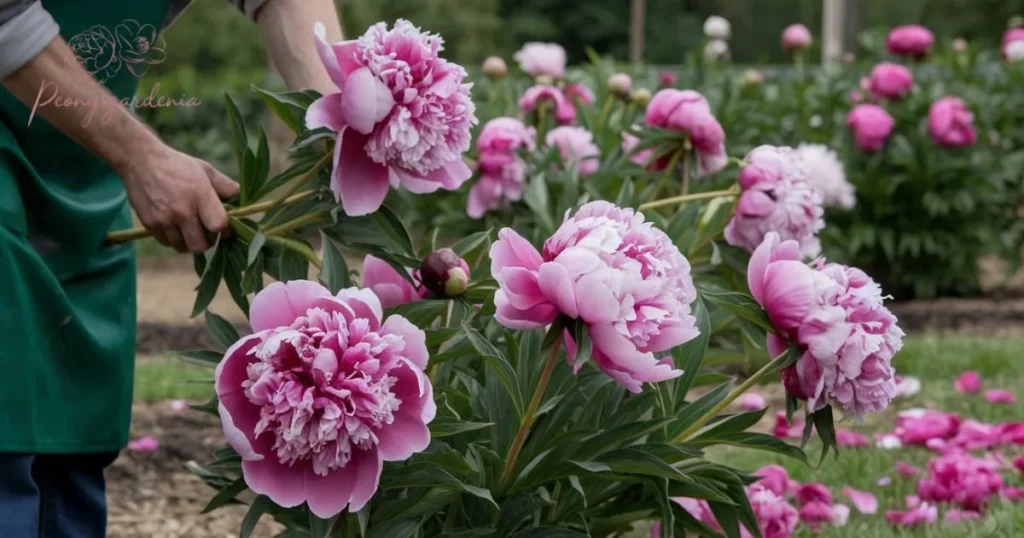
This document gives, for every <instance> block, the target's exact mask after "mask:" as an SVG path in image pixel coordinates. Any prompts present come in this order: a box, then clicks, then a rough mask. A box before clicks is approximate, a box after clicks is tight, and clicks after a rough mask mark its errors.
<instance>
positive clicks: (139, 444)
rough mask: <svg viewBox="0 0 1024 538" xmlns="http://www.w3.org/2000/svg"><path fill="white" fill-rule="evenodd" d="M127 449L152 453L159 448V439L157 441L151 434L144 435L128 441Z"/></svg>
mask: <svg viewBox="0 0 1024 538" xmlns="http://www.w3.org/2000/svg"><path fill="white" fill-rule="evenodd" d="M128 450H131V451H133V452H149V453H153V452H156V451H157V450H160V441H157V440H156V438H154V437H152V436H149V435H146V436H143V437H140V438H138V439H135V440H133V441H128Z"/></svg>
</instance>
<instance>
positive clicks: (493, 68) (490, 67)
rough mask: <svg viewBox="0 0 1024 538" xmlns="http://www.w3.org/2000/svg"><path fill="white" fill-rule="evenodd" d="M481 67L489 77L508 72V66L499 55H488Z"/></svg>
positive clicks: (503, 74) (499, 76)
mask: <svg viewBox="0 0 1024 538" xmlns="http://www.w3.org/2000/svg"><path fill="white" fill-rule="evenodd" d="M482 68H483V72H484V74H485V75H487V76H489V77H491V78H502V77H504V76H505V75H507V74H508V66H507V65H505V60H503V59H501V57H500V56H488V57H487V59H485V60H484V63H483V67H482Z"/></svg>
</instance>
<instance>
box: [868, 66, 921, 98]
mask: <svg viewBox="0 0 1024 538" xmlns="http://www.w3.org/2000/svg"><path fill="white" fill-rule="evenodd" d="M913 87H914V75H912V74H911V73H910V70H909V69H907V68H906V67H903V66H902V65H900V64H894V63H892V62H882V63H880V64H878V65H876V66H875V68H874V69H872V70H871V79H870V83H869V89H870V91H871V93H872V95H874V96H875V97H879V98H882V99H902V98H903V97H905V96H906V95H907V94H908V93H910V90H911V89H912V88H913Z"/></svg>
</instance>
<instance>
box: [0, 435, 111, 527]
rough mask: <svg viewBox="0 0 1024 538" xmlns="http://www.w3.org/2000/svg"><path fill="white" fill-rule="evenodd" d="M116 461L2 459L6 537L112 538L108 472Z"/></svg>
mask: <svg viewBox="0 0 1024 538" xmlns="http://www.w3.org/2000/svg"><path fill="white" fill-rule="evenodd" d="M116 457H117V453H116V452H109V453H102V454H68V455H63V454H62V455H57V454H10V453H0V537H3V538H103V537H104V536H106V532H107V497H106V484H105V482H104V480H103V470H104V469H105V468H106V467H107V465H110V463H111V462H113V461H114V459H115V458H116Z"/></svg>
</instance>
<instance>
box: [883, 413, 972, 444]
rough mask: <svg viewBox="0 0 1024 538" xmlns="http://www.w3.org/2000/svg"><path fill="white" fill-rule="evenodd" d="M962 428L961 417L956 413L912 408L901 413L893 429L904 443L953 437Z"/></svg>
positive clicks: (919, 442)
mask: <svg viewBox="0 0 1024 538" xmlns="http://www.w3.org/2000/svg"><path fill="white" fill-rule="evenodd" d="M959 430H960V417H959V416H957V415H956V414H954V413H944V412H942V411H932V410H923V409H922V410H920V411H918V410H910V411H904V412H902V413H900V414H899V415H898V416H897V418H896V429H895V430H893V434H895V435H896V436H897V437H898V438H899V439H900V441H901V442H902V443H903V444H904V445H920V446H925V444H926V443H927V442H928V441H929V440H930V439H943V440H945V439H951V438H953V437H954V436H956V434H957V432H958V431H959Z"/></svg>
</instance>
